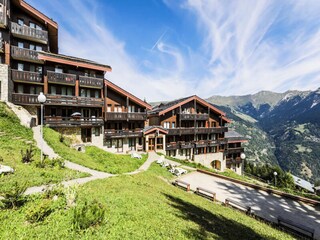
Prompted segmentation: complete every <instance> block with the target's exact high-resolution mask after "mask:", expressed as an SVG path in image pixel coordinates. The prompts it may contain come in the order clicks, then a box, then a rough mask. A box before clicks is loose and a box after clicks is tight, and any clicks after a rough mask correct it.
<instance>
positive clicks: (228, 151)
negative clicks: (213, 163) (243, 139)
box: [227, 147, 244, 154]
mask: <svg viewBox="0 0 320 240" xmlns="http://www.w3.org/2000/svg"><path fill="white" fill-rule="evenodd" d="M243 152H244V148H243V147H238V148H228V149H227V153H228V154H232V153H243Z"/></svg>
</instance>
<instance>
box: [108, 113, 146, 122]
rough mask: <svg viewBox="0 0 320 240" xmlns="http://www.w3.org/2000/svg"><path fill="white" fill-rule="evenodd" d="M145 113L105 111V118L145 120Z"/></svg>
mask: <svg viewBox="0 0 320 240" xmlns="http://www.w3.org/2000/svg"><path fill="white" fill-rule="evenodd" d="M146 119H147V115H146V113H127V112H107V113H106V120H108V121H109V120H111V121H117V120H118V121H127V120H129V121H145V120H146Z"/></svg>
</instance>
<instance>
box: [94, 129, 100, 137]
mask: <svg viewBox="0 0 320 240" xmlns="http://www.w3.org/2000/svg"><path fill="white" fill-rule="evenodd" d="M94 129H95V136H96V137H99V136H100V128H99V127H96V128H94Z"/></svg>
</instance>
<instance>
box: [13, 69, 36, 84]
mask: <svg viewBox="0 0 320 240" xmlns="http://www.w3.org/2000/svg"><path fill="white" fill-rule="evenodd" d="M11 78H12V81H15V82H27V83H42V74H40V73H37V72H28V71H19V70H16V69H12V70H11Z"/></svg>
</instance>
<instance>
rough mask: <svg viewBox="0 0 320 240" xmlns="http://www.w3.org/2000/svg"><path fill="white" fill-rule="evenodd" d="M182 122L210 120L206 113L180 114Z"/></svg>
mask: <svg viewBox="0 0 320 240" xmlns="http://www.w3.org/2000/svg"><path fill="white" fill-rule="evenodd" d="M179 116H180V119H181V121H187V120H188V121H190V120H202V121H203V120H204V121H205V120H208V119H209V115H208V114H206V113H203V114H187V113H180V114H179Z"/></svg>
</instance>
